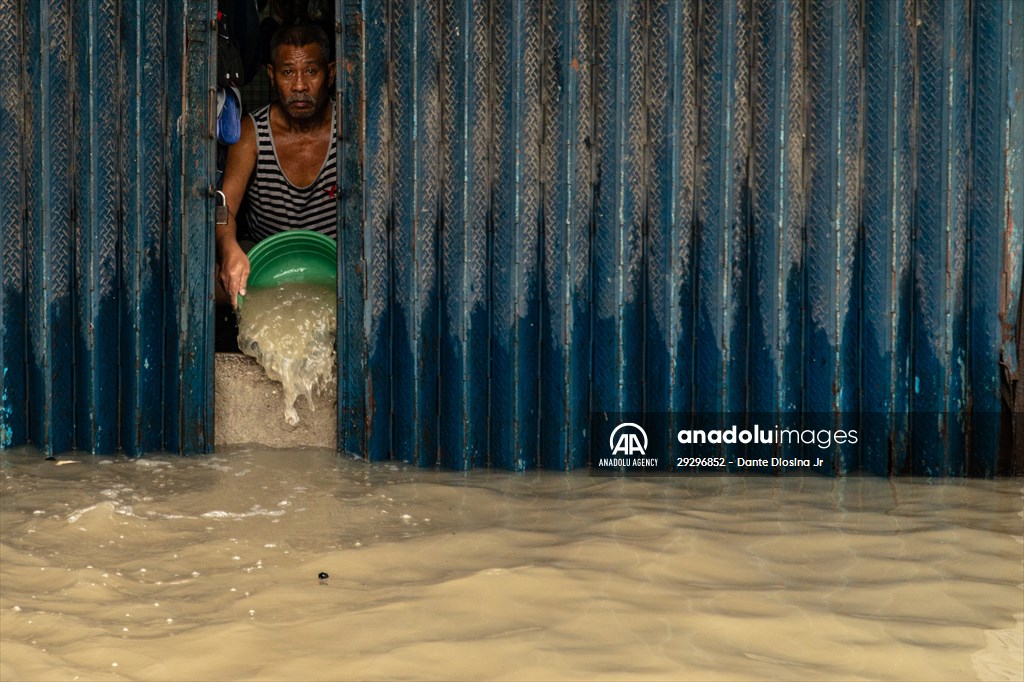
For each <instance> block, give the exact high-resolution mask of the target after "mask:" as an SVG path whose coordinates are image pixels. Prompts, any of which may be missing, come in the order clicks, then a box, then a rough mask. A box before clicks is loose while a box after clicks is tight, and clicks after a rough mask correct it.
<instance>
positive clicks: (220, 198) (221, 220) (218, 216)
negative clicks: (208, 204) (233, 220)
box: [213, 190, 228, 225]
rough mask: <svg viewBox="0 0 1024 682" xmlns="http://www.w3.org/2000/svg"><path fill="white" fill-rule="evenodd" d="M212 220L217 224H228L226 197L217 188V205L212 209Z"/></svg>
mask: <svg viewBox="0 0 1024 682" xmlns="http://www.w3.org/2000/svg"><path fill="white" fill-rule="evenodd" d="M213 220H214V222H215V223H217V224H218V225H227V224H228V198H227V197H226V196H224V192H221V191H220V190H217V207H216V208H215V209H213Z"/></svg>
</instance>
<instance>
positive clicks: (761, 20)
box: [748, 0, 806, 457]
mask: <svg viewBox="0 0 1024 682" xmlns="http://www.w3.org/2000/svg"><path fill="white" fill-rule="evenodd" d="M754 27H755V28H754V36H753V40H754V57H753V62H752V64H751V71H752V76H751V82H750V85H751V102H750V106H751V112H752V113H751V127H752V130H751V152H750V154H751V159H752V161H753V165H752V169H751V178H750V185H751V195H750V199H751V211H750V219H751V234H750V271H751V285H750V306H751V313H750V318H749V320H750V321H749V333H750V356H751V360H750V385H749V398H748V405H749V409H750V412H751V413H752V415H756V420H757V421H759V422H760V423H770V424H779V425H780V426H784V427H795V426H798V423H797V419H796V417H795V415H796V413H797V411H799V410H800V409H801V405H802V398H801V391H802V388H803V386H802V383H803V382H802V379H803V368H802V364H801V363H802V357H803V352H802V351H803V343H802V338H801V333H800V330H801V329H802V325H803V319H802V314H803V292H804V287H803V267H802V264H803V248H802V247H803V229H804V215H805V202H806V198H805V191H804V172H803V150H804V137H805V118H804V110H803V108H804V99H805V96H806V88H805V80H804V76H805V73H804V64H805V59H806V57H805V40H806V36H805V30H804V3H803V2H802V1H801V0H786V1H778V2H777V1H776V0H764V1H759V2H756V3H755V4H754ZM752 454H754V455H755V456H757V457H767V456H771V455H772V454H773V453H772V452H771V448H770V446H767V445H760V446H758V447H757V448H756V449H755V451H754V452H753V453H752Z"/></svg>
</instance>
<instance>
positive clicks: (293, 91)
mask: <svg viewBox="0 0 1024 682" xmlns="http://www.w3.org/2000/svg"><path fill="white" fill-rule="evenodd" d="M330 50H331V46H330V43H328V42H327V34H326V33H324V30H323V29H322V28H320V27H319V26H317V25H316V24H308V23H306V24H289V25H287V26H283V27H282V28H280V29H278V30H277V32H276V33H274V36H273V38H271V40H270V64H268V65H267V74H268V75H269V76H270V83H271V85H273V86H274V89H275V90H276V91H277V98H278V101H279V102H280V103H281V106H282V107H284V110H285V113H286V114H287V115H288V116H289V117H290V118H292V119H295V120H305V119H309V118H313V117H315V116H316V115H318V114H319V113H320V112H321V111H322V110H323V106H324V103H325V102H326V101H327V96H328V93H329V92H330V87H331V84H332V83H333V82H334V63H333V62H330V63H329V62H328V56H329V55H330Z"/></svg>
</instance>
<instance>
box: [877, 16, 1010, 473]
mask: <svg viewBox="0 0 1024 682" xmlns="http://www.w3.org/2000/svg"><path fill="white" fill-rule="evenodd" d="M914 5H915V3H914V2H913V0H904V1H903V2H891V3H869V4H867V5H865V8H864V11H865V16H864V44H865V52H866V53H867V54H869V55H876V57H875V58H874V59H871V60H869V61H868V62H867V63H866V64H865V73H864V76H865V83H864V87H865V120H864V178H865V180H864V192H863V204H862V211H863V223H864V258H863V261H862V263H863V272H862V276H863V280H862V282H863V299H862V300H863V306H864V307H863V315H862V327H861V341H860V347H861V356H862V362H861V366H862V368H863V383H862V388H863V395H862V397H861V409H862V411H863V419H862V424H863V430H864V436H865V440H866V441H867V442H866V444H865V447H864V448H863V451H864V453H865V458H864V461H863V462H862V465H863V466H864V468H865V469H867V470H868V471H871V472H873V473H876V474H885V473H888V472H890V471H892V472H903V471H907V470H908V466H909V462H908V459H907V457H908V454H909V447H910V443H909V436H910V431H909V428H910V425H909V423H908V415H909V413H910V370H911V363H910V360H911V355H910V323H911V277H912V272H913V271H912V266H911V252H912V246H913V242H912V226H913V221H914V166H913V164H914V117H913V113H914V88H915V79H914V65H915V62H916V57H917V55H916V39H915V24H916V20H917V19H916V16H915V14H914ZM997 411H998V410H997Z"/></svg>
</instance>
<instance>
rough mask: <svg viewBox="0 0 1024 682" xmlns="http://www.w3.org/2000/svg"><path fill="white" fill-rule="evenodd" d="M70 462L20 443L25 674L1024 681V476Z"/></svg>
mask: <svg viewBox="0 0 1024 682" xmlns="http://www.w3.org/2000/svg"><path fill="white" fill-rule="evenodd" d="M61 460H62V461H58V462H53V461H44V459H43V458H42V456H41V455H39V454H38V452H36V451H34V450H26V449H14V450H9V451H5V452H2V453H0V486H2V487H0V543H2V544H0V552H2V564H0V652H2V654H0V678H2V679H3V680H5V681H6V680H32V679H45V680H63V679H67V680H73V679H138V680H172V679H177V680H180V679H196V680H207V679H209V680H219V679H294V680H307V679H309V680H316V679H395V678H403V679H509V680H519V679H624V680H637V679H723V680H733V679H780V678H782V679H808V680H810V679H919V680H924V679H928V680H965V679H990V680H992V679H996V680H998V679H1021V677H1022V675H1024V672H1022V671H1024V657H1022V638H1024V501H1022V500H1024V497H1022V493H1024V481H1022V480H1020V479H1013V480H1000V481H973V480H972V481H953V482H943V483H929V482H927V481H924V480H917V479H897V480H888V479H879V478H854V477H850V478H845V479H838V480H833V479H825V478H784V479H778V478H756V477H748V478H741V477H734V478H696V477H695V478H646V479H617V478H601V477H591V476H589V475H588V474H587V473H586V472H576V473H573V474H559V473H552V472H544V473H529V474H525V475H518V474H513V473H506V472H486V471H478V472H472V473H469V474H462V473H453V472H436V471H424V470H419V469H415V468H411V467H406V466H400V465H392V464H387V463H376V464H367V463H365V462H362V461H357V460H352V459H348V458H345V457H339V456H338V455H337V454H335V453H334V452H333V451H280V450H279V451H269V450H258V449H245V448H237V449H230V450H223V451H219V452H218V453H217V454H216V455H214V456H210V457H196V458H181V457H177V456H169V455H168V456H151V457H147V458H144V459H140V460H129V459H125V458H120V457H113V458H104V457H92V456H89V455H77V456H76V455H66V456H63V457H61ZM321 572H326V573H328V574H329V578H328V579H327V580H326V581H323V582H322V581H320V580H319V579H318V574H319V573H321Z"/></svg>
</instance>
